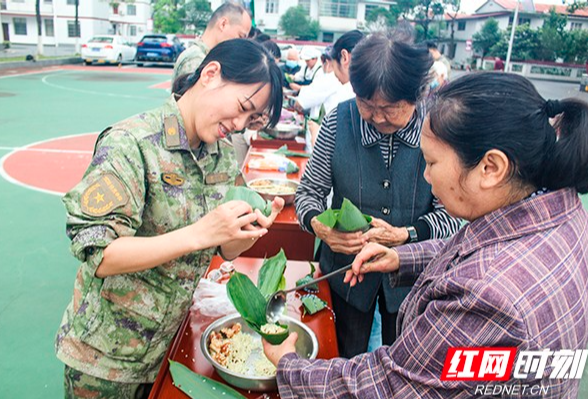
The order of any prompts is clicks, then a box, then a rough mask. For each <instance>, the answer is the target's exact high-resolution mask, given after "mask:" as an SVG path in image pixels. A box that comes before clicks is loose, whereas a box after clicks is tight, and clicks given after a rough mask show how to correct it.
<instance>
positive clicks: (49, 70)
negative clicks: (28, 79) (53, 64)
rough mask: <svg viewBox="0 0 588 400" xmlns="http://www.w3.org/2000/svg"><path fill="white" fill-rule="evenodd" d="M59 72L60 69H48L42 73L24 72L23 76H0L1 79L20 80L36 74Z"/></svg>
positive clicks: (41, 71)
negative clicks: (20, 77)
mask: <svg viewBox="0 0 588 400" xmlns="http://www.w3.org/2000/svg"><path fill="white" fill-rule="evenodd" d="M58 71H60V70H59V69H54V70H51V69H46V70H40V71H31V72H23V73H21V74H14V75H4V76H0V79H6V78H18V77H19V76H26V75H35V74H45V73H51V72H58Z"/></svg>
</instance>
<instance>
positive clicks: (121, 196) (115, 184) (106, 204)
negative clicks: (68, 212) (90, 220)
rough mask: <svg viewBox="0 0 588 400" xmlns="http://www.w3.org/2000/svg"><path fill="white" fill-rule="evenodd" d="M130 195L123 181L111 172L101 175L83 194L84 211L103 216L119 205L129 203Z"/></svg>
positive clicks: (91, 214) (88, 213) (95, 215)
mask: <svg viewBox="0 0 588 400" xmlns="http://www.w3.org/2000/svg"><path fill="white" fill-rule="evenodd" d="M128 201H129V195H128V194H127V192H126V190H125V187H124V186H123V184H122V183H121V181H120V180H119V179H118V178H117V177H116V176H115V175H114V174H111V173H108V174H105V175H103V176H101V177H100V178H99V179H98V180H97V181H96V182H94V183H92V184H91V185H90V186H89V187H88V188H87V189H86V190H85V191H84V193H83V194H82V201H81V203H82V211H83V212H84V214H86V215H90V216H92V217H101V216H103V215H106V214H108V213H110V212H111V211H112V210H114V209H115V208H117V207H120V206H123V205H125V204H127V202H128Z"/></svg>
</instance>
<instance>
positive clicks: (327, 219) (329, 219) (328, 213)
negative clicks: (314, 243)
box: [316, 208, 337, 228]
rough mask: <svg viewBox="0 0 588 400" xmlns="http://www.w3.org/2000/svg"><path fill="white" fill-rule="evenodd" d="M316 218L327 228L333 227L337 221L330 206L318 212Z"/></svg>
mask: <svg viewBox="0 0 588 400" xmlns="http://www.w3.org/2000/svg"><path fill="white" fill-rule="evenodd" d="M316 219H318V221H319V222H320V223H321V224H323V225H326V226H328V227H329V228H334V227H335V224H336V223H337V215H336V214H335V210H333V209H332V208H327V209H326V210H325V211H323V212H322V213H321V214H319V215H318V216H317V217H316Z"/></svg>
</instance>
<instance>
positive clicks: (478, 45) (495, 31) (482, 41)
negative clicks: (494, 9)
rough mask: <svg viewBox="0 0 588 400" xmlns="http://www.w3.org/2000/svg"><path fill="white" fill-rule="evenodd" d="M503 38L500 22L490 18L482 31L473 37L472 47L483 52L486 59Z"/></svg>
mask: <svg viewBox="0 0 588 400" xmlns="http://www.w3.org/2000/svg"><path fill="white" fill-rule="evenodd" d="M502 37H503V35H502V32H501V31H500V29H499V28H498V21H496V20H495V19H494V18H489V19H488V20H487V21H486V22H485V23H484V25H483V26H482V30H481V31H479V32H476V33H474V36H472V45H473V46H474V50H476V51H479V52H481V53H482V58H484V57H485V56H486V55H488V54H489V53H490V49H491V48H492V47H493V46H495V45H496V44H497V43H498V42H499V41H500V39H501V38H502Z"/></svg>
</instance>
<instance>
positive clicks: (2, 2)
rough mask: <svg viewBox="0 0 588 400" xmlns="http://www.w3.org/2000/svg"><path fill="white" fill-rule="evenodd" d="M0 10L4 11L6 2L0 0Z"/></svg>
mask: <svg viewBox="0 0 588 400" xmlns="http://www.w3.org/2000/svg"><path fill="white" fill-rule="evenodd" d="M0 10H6V0H0Z"/></svg>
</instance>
